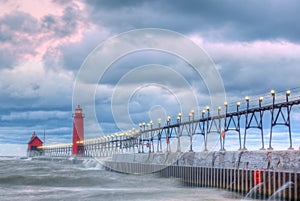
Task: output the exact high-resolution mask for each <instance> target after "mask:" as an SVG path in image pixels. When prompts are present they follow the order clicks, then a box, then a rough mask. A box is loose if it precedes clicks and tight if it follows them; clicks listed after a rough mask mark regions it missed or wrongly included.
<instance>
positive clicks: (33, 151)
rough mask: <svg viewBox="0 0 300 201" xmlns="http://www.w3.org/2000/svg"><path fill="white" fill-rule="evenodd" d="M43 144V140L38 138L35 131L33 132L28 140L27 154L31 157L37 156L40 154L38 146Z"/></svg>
mask: <svg viewBox="0 0 300 201" xmlns="http://www.w3.org/2000/svg"><path fill="white" fill-rule="evenodd" d="M39 146H43V141H42V140H40V138H38V136H37V135H36V133H35V132H34V133H33V134H32V136H31V139H30V141H29V142H28V150H27V153H28V156H29V157H33V156H39V155H41V154H42V150H39V149H38V147H39Z"/></svg>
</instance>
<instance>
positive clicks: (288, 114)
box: [285, 90, 294, 150]
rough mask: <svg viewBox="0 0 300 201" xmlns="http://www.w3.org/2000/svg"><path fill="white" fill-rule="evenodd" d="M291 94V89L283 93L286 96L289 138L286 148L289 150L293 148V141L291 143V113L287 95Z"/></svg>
mask: <svg viewBox="0 0 300 201" xmlns="http://www.w3.org/2000/svg"><path fill="white" fill-rule="evenodd" d="M290 95H291V90H287V91H286V93H285V97H286V110H287V123H286V124H287V126H288V128H289V139H290V147H289V148H288V149H289V150H294V148H293V143H292V131H291V122H290V121H291V119H290V114H291V107H290V106H289V105H288V102H289V96H290Z"/></svg>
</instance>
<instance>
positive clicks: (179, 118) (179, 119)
mask: <svg viewBox="0 0 300 201" xmlns="http://www.w3.org/2000/svg"><path fill="white" fill-rule="evenodd" d="M180 122H181V113H180V112H179V113H178V116H177V123H180Z"/></svg>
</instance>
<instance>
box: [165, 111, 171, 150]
mask: <svg viewBox="0 0 300 201" xmlns="http://www.w3.org/2000/svg"><path fill="white" fill-rule="evenodd" d="M170 123H171V117H170V116H168V118H167V126H168V132H167V136H166V143H167V152H169V148H170V146H169V144H170V142H169V137H170Z"/></svg>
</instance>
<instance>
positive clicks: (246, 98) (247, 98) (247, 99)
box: [245, 96, 250, 110]
mask: <svg viewBox="0 0 300 201" xmlns="http://www.w3.org/2000/svg"><path fill="white" fill-rule="evenodd" d="M249 100H250V99H249V96H245V101H246V102H247V110H248V109H249Z"/></svg>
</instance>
